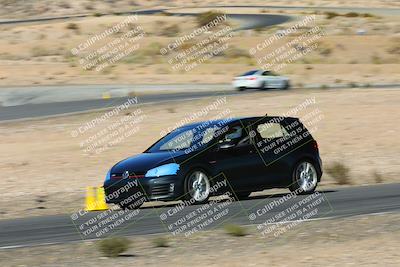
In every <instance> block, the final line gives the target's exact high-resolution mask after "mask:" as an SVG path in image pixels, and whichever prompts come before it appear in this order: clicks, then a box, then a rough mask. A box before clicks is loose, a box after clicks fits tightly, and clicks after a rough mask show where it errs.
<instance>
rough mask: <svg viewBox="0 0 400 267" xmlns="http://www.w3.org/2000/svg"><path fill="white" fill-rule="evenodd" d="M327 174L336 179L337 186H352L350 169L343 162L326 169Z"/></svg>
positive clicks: (335, 163)
mask: <svg viewBox="0 0 400 267" xmlns="http://www.w3.org/2000/svg"><path fill="white" fill-rule="evenodd" d="M325 170H326V172H327V173H328V174H329V175H330V176H331V177H332V178H333V179H335V181H336V183H337V184H340V185H345V184H351V181H350V175H349V173H350V169H349V168H348V167H347V166H346V165H345V164H343V163H341V162H334V163H332V164H330V165H328V166H326V168H325Z"/></svg>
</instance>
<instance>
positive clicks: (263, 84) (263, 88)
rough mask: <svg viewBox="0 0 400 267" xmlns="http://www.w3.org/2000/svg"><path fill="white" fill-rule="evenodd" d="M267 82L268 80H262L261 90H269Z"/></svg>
mask: <svg viewBox="0 0 400 267" xmlns="http://www.w3.org/2000/svg"><path fill="white" fill-rule="evenodd" d="M267 89H268V88H267V83H266V82H262V83H261V85H260V90H267Z"/></svg>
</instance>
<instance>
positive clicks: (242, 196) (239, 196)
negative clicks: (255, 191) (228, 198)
mask: <svg viewBox="0 0 400 267" xmlns="http://www.w3.org/2000/svg"><path fill="white" fill-rule="evenodd" d="M250 194H251V192H235V194H234V196H235V199H236V200H244V199H248V198H249V196H250Z"/></svg>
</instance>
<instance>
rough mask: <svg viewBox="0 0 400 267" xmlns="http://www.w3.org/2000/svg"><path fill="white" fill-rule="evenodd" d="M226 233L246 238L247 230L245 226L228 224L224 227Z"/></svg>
mask: <svg viewBox="0 0 400 267" xmlns="http://www.w3.org/2000/svg"><path fill="white" fill-rule="evenodd" d="M224 229H225V232H226V233H227V234H229V235H232V236H245V235H246V229H245V228H244V227H243V226H240V225H236V224H226V225H224Z"/></svg>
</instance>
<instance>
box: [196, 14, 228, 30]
mask: <svg viewBox="0 0 400 267" xmlns="http://www.w3.org/2000/svg"><path fill="white" fill-rule="evenodd" d="M222 15H223V13H222V12H219V11H213V10H211V11H207V12H203V13H200V14H198V15H197V17H196V20H197V24H198V25H199V26H200V27H201V26H204V25H207V24H208V23H210V22H211V21H213V20H214V19H216V18H217V17H220V16H222Z"/></svg>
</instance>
